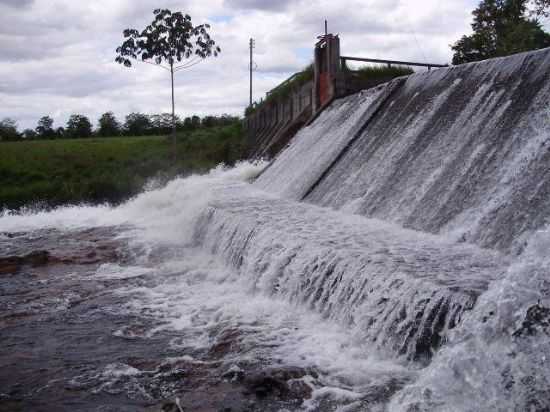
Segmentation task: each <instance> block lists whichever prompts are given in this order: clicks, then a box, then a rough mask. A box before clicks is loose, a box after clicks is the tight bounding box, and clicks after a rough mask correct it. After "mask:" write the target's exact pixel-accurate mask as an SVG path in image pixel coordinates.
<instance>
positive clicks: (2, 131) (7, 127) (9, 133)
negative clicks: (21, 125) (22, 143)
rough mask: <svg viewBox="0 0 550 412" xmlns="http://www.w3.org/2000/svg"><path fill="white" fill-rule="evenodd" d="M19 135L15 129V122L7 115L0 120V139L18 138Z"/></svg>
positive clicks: (12, 139) (11, 139)
mask: <svg viewBox="0 0 550 412" xmlns="http://www.w3.org/2000/svg"><path fill="white" fill-rule="evenodd" d="M20 138H21V135H20V134H19V132H18V131H17V122H16V121H15V120H13V119H10V118H9V117H6V118H5V119H3V120H2V121H0V141H7V142H9V141H14V140H19V139H20Z"/></svg>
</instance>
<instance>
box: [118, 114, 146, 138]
mask: <svg viewBox="0 0 550 412" xmlns="http://www.w3.org/2000/svg"><path fill="white" fill-rule="evenodd" d="M150 130H151V119H149V116H147V115H146V114H143V113H130V114H129V115H128V116H126V122H125V123H124V131H125V133H126V134H127V135H129V136H145V135H146V134H149V132H150Z"/></svg>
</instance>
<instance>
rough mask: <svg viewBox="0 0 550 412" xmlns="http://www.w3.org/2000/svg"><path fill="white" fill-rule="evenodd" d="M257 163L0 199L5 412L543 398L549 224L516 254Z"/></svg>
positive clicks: (460, 404)
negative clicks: (264, 174) (47, 205)
mask: <svg viewBox="0 0 550 412" xmlns="http://www.w3.org/2000/svg"><path fill="white" fill-rule="evenodd" d="M262 167H263V165H261V164H260V165H251V164H247V163H243V164H240V165H238V166H237V167H236V168H234V169H227V170H223V169H216V170H214V171H212V172H211V173H210V174H209V175H206V176H191V177H188V178H185V179H177V180H175V181H173V182H171V183H169V184H168V185H167V186H166V187H164V188H160V189H156V190H151V191H149V192H145V193H143V194H141V195H140V196H138V197H137V198H135V199H133V200H131V201H129V202H128V203H126V204H124V205H121V206H119V207H117V208H110V207H106V206H104V207H102V206H98V207H91V206H74V207H64V208H59V209H55V210H52V211H50V212H35V213H33V212H28V213H24V214H19V215H15V214H9V213H6V214H4V215H3V216H2V217H1V218H0V250H1V251H2V253H1V255H2V256H4V257H5V256H19V257H21V256H26V255H27V261H24V260H22V261H18V262H15V264H13V262H12V267H11V269H10V268H8V269H5V268H6V266H5V265H4V272H2V273H1V274H0V288H1V290H2V293H1V297H0V307H1V311H0V313H1V315H0V334H1V335H0V336H1V338H2V348H1V349H0V366H1V372H0V405H2V407H0V410H44V411H47V410H48V411H49V410H100V411H108V410H128V411H133V410H159V409H160V408H161V406H162V405H164V408H165V410H169V408H170V407H173V408H177V406H176V403H175V402H176V400H177V402H178V403H179V404H180V405H181V408H182V410H197V411H199V410H205V411H209V410H212V411H217V410H222V409H223V408H231V410H235V411H239V410H258V411H263V410H273V411H278V410H287V411H298V410H313V411H315V410H320V411H337V410H338V411H344V410H345V411H362V410H398V409H400V408H401V409H404V410H407V408H408V407H409V406H410V405H414V407H415V408H424V409H425V410H437V409H440V410H489V409H499V408H500V409H501V410H510V409H514V408H516V410H526V409H522V408H523V407H527V406H533V405H534V407H533V408H534V409H532V410H544V409H543V408H544V407H548V406H549V403H548V399H549V397H548V396H547V395H548V394H547V393H546V392H544V391H545V390H546V391H547V388H548V368H547V363H546V362H547V361H546V359H548V358H547V356H550V354H548V353H547V352H548V348H550V345H549V342H548V335H547V333H548V318H547V317H546V318H545V317H544V316H545V312H544V308H547V307H548V306H549V305H548V303H549V302H548V292H549V285H548V279H547V268H548V265H547V264H548V262H547V261H546V260H545V259H546V258H545V256H546V251H547V247H548V245H549V243H548V236H547V234H546V233H545V232H540V236H538V238H537V239H536V240H534V241H533V245H532V247H530V248H528V250H527V251H526V252H525V253H526V254H525V255H524V256H522V257H521V258H516V259H515V260H513V261H510V259H509V258H507V257H505V256H502V255H500V254H498V253H497V252H491V251H486V250H481V249H478V248H476V247H474V246H469V245H461V244H456V243H453V242H452V241H451V240H448V239H444V238H441V237H436V236H433V235H428V234H423V233H419V232H414V231H410V230H405V229H402V228H400V227H398V226H393V225H390V224H388V223H384V222H381V221H377V220H371V219H366V218H364V217H360V216H351V215H345V214H342V213H340V212H334V211H330V210H326V209H323V208H319V207H316V206H312V205H307V204H302V203H296V202H294V201H290V200H285V199H282V198H278V197H274V196H273V195H270V194H267V193H265V192H262V191H260V190H258V189H257V188H255V187H253V186H251V185H250V184H249V183H247V181H248V180H249V179H250V178H251V177H253V176H254V175H256V174H257V173H258V172H259V170H260V169H261V168H262ZM33 251H34V252H36V251H42V255H40V254H38V255H35V258H34V259H33V258H30V257H28V254H29V253H30V252H33ZM45 252H48V253H47V254H46V253H45ZM4 264H5V259H4ZM13 265H14V266H13ZM476 301H479V302H478V303H477V305H476V306H474V305H475V302H476ZM537 305H539V306H537ZM472 307H474V309H473V310H471V309H472ZM533 307H539V308H541V309H540V310H539V312H540V313H542V315H540V316H539V315H536V314H535V315H533V313H532V312H533V309H532V308H533ZM478 308H479V309H478ZM530 310H531V312H529V311H530ZM468 313H470V314H471V315H469V314H468ZM537 313H538V312H537ZM537 316H538V317H537ZM531 318H532V319H531ZM526 321H530V322H531V324H530V325H527V323H529V322H527V323H525V322H526ZM544 322H546V323H544ZM524 324H525V325H524ZM441 345H443V347H442V349H439V351H437V350H438V348H440V347H441ZM488 348H489V349H488ZM434 353H435V355H434ZM505 378H506V379H505ZM462 393H465V394H468V397H467V398H465V397H462V396H461V394H462ZM504 393H506V395H502V394H504ZM487 394H489V395H487ZM167 402H172V403H171V404H170V403H167ZM481 406H483V407H481ZM172 410H178V409H172ZM414 410H417V409H414Z"/></svg>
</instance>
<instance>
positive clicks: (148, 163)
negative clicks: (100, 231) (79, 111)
mask: <svg viewBox="0 0 550 412" xmlns="http://www.w3.org/2000/svg"><path fill="white" fill-rule="evenodd" d="M173 148H174V146H173V141H172V139H171V138H170V137H166V136H145V137H113V138H87V139H62V140H37V141H28V142H3V143H0V211H1V210H3V209H18V208H21V207H24V206H31V207H33V206H34V207H53V206H57V205H61V204H67V203H92V204H99V203H105V202H108V203H113V204H117V203H120V202H121V201H124V200H126V199H128V198H130V197H132V196H134V195H136V194H137V193H139V192H140V191H141V190H143V188H144V186H145V185H146V184H148V183H150V182H154V181H158V182H159V183H162V182H163V181H166V180H168V179H170V178H172V177H174V176H177V175H186V174H189V173H192V172H203V171H206V170H208V169H210V168H212V167H214V166H216V165H218V164H220V163H225V164H233V163H234V162H235V161H237V160H239V159H241V158H243V157H244V152H245V141H244V136H243V133H242V130H241V125H240V123H235V124H233V125H229V126H221V127H211V128H202V129H198V130H194V131H192V132H188V133H185V134H180V135H178V137H177V145H176V156H175V159H174V155H173V153H174V152H173Z"/></svg>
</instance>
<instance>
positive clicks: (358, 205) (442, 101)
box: [306, 49, 550, 252]
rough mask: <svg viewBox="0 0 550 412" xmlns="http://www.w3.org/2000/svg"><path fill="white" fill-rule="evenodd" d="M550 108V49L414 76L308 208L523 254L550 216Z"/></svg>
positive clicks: (325, 181)
mask: <svg viewBox="0 0 550 412" xmlns="http://www.w3.org/2000/svg"><path fill="white" fill-rule="evenodd" d="M549 102H550V49H545V50H541V51H537V52H531V53H524V54H519V55H515V56H511V57H506V58H500V59H494V60H488V61H484V62H479V63H474V64H468V65H463V66H457V67H452V68H448V69H440V70H435V71H431V72H424V73H419V74H415V75H412V76H410V77H409V78H408V79H407V81H406V82H405V83H404V84H403V86H402V87H401V88H400V89H399V90H397V91H396V92H395V93H393V94H392V96H391V98H390V99H388V101H387V102H385V103H384V107H383V108H382V109H381V110H379V112H378V113H377V116H375V117H373V118H371V119H370V120H369V122H368V124H366V125H365V128H364V130H363V132H362V134H361V136H360V137H359V138H357V139H356V140H354V142H353V143H352V144H351V145H349V146H348V147H346V148H345V149H344V152H343V153H340V159H339V161H338V162H337V163H336V164H334V165H333V167H331V168H330V170H328V171H326V172H325V174H324V176H323V178H322V179H321V181H320V182H318V183H317V184H316V185H315V187H313V188H312V190H310V193H309V194H308V195H307V197H306V200H307V201H309V202H312V203H315V204H319V205H323V206H330V207H333V208H336V209H345V210H347V211H350V212H353V213H358V214H362V215H365V216H370V217H377V218H381V219H384V220H388V221H393V222H397V223H399V224H401V225H403V226H405V227H410V228H414V229H417V230H422V231H428V232H432V233H447V234H450V235H452V236H453V237H455V238H456V239H460V240H464V241H467V242H473V243H477V244H478V245H480V246H483V247H489V248H495V249H498V250H501V251H505V252H519V251H521V249H522V247H523V244H524V240H525V239H526V238H527V237H528V236H529V234H530V233H532V232H533V231H535V230H536V229H537V228H540V227H541V226H542V225H543V224H544V222H545V221H547V220H548V218H550V179H549V178H550V103H549ZM319 138H322V133H321V134H320V137H319ZM312 163H314V160H313V161H312Z"/></svg>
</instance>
